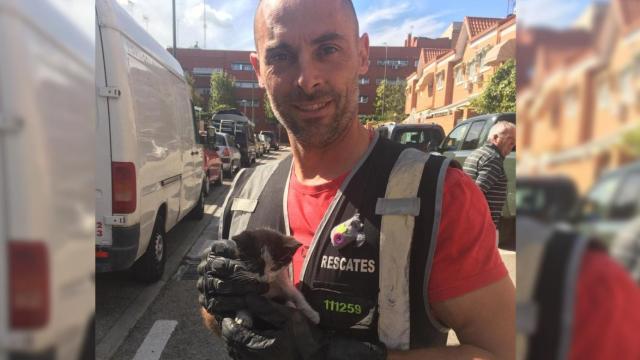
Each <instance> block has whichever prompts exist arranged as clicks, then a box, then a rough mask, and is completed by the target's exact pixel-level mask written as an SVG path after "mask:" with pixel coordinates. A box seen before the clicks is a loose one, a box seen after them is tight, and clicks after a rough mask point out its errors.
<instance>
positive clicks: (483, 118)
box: [438, 113, 516, 248]
mask: <svg viewBox="0 0 640 360" xmlns="http://www.w3.org/2000/svg"><path fill="white" fill-rule="evenodd" d="M497 121H509V122H511V123H514V124H515V123H516V114H515V113H499V114H487V115H480V116H476V117H472V118H470V119H467V120H464V121H462V122H460V123H459V124H457V125H456V126H455V127H454V128H453V129H452V130H451V132H450V133H449V135H447V137H446V138H445V139H444V141H442V144H441V145H440V148H439V149H438V151H439V152H440V153H442V154H443V155H445V156H447V157H449V158H453V159H456V160H457V161H458V162H460V164H461V165H462V164H464V161H465V160H466V159H467V156H469V155H470V154H471V152H473V150H475V149H477V148H479V147H481V146H483V145H484V144H485V143H486V140H487V135H488V134H489V129H491V127H492V126H493V124H495V123H496V122H497ZM504 170H505V173H506V174H507V181H508V183H507V201H506V202H505V204H504V208H503V210H502V219H501V223H500V239H499V243H500V246H501V247H504V248H507V247H508V248H511V247H512V246H514V245H515V222H516V199H515V193H516V149H515V148H514V149H513V151H512V152H511V154H509V155H508V156H507V157H506V158H505V160H504Z"/></svg>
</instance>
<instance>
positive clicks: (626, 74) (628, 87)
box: [618, 67, 634, 104]
mask: <svg viewBox="0 0 640 360" xmlns="http://www.w3.org/2000/svg"><path fill="white" fill-rule="evenodd" d="M618 82H619V89H620V93H621V94H622V101H623V102H625V103H627V104H633V100H634V99H633V97H634V91H633V71H632V69H631V68H630V67H627V68H625V69H624V70H622V72H621V73H620V75H618Z"/></svg>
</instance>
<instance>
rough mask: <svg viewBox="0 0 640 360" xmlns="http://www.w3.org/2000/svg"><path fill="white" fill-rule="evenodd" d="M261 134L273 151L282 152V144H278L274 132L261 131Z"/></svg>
mask: <svg viewBox="0 0 640 360" xmlns="http://www.w3.org/2000/svg"><path fill="white" fill-rule="evenodd" d="M260 134H261V135H264V136H265V137H266V138H267V139H268V141H269V145H270V148H271V150H280V144H278V140H277V139H276V134H274V133H273V131H260Z"/></svg>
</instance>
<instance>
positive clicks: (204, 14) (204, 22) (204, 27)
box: [202, 0, 207, 49]
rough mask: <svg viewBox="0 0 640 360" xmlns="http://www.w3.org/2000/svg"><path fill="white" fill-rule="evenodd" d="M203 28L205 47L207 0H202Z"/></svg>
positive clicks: (205, 45)
mask: <svg viewBox="0 0 640 360" xmlns="http://www.w3.org/2000/svg"><path fill="white" fill-rule="evenodd" d="M202 28H203V31H204V47H203V49H206V48H207V5H206V4H205V0H202Z"/></svg>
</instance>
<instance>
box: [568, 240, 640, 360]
mask: <svg viewBox="0 0 640 360" xmlns="http://www.w3.org/2000/svg"><path fill="white" fill-rule="evenodd" d="M639 325H640V289H639V288H638V286H637V284H636V283H635V282H634V281H633V280H632V279H631V277H630V276H629V275H628V274H627V273H626V271H625V270H624V269H623V268H622V267H621V266H620V265H618V264H617V263H616V262H615V261H613V260H612V259H611V258H610V257H609V256H608V255H607V254H606V253H604V252H601V251H587V252H586V253H585V256H584V258H583V260H582V264H581V267H580V272H579V274H578V283H577V288H576V300H575V311H574V323H573V329H572V331H573V332H572V340H571V351H570V358H571V359H576V360H578V359H594V360H599V359H602V360H605V359H607V360H608V359H640V335H639V334H640V332H639V331H640V330H638V326H639Z"/></svg>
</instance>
